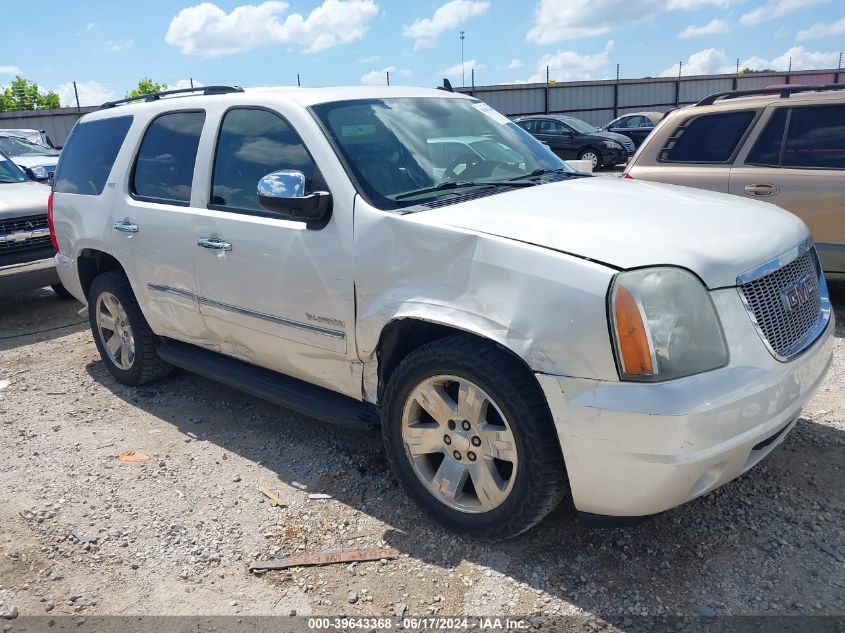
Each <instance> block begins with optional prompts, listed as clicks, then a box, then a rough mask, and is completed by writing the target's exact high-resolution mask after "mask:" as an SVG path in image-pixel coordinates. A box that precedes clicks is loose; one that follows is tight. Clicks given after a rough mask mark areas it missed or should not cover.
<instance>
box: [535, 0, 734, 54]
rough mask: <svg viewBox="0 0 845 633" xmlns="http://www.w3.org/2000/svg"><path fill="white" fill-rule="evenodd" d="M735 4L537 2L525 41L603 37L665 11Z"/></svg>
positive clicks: (725, 0)
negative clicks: (614, 30)
mask: <svg viewBox="0 0 845 633" xmlns="http://www.w3.org/2000/svg"><path fill="white" fill-rule="evenodd" d="M738 1H741V0H602V2H596V1H595V0H540V2H539V3H538V4H537V8H536V9H535V10H534V24H533V26H532V27H531V30H530V31H528V34H527V35H526V39H527V40H529V41H531V42H534V43H536V44H554V43H555V42H562V41H563V40H570V39H575V38H579V37H593V36H596V35H604V34H606V33H609V32H610V31H612V30H613V29H616V28H620V27H623V26H627V25H629V24H632V23H634V22H640V21H642V20H646V19H648V18H651V17H655V16H657V15H658V14H660V13H665V12H666V11H692V10H695V9H698V8H701V7H703V6H728V5H729V4H732V3H734V2H738Z"/></svg>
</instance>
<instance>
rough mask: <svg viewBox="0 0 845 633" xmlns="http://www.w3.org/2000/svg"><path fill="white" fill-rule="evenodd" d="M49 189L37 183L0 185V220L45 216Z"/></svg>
mask: <svg viewBox="0 0 845 633" xmlns="http://www.w3.org/2000/svg"><path fill="white" fill-rule="evenodd" d="M49 197H50V187H48V186H47V185H42V184H41V183H38V182H30V181H27V182H14V183H0V220H9V219H11V218H20V217H25V216H27V215H46V213H47V198H49Z"/></svg>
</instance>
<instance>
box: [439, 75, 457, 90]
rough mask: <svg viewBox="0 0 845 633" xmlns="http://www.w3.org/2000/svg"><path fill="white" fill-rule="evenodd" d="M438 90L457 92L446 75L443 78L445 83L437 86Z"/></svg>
mask: <svg viewBox="0 0 845 633" xmlns="http://www.w3.org/2000/svg"><path fill="white" fill-rule="evenodd" d="M437 89H438V90H445V91H446V92H455V91H454V90H452V82H450V81H449V80H448V79H446V77H444V78H443V85H442V86H437Z"/></svg>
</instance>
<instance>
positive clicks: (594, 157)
mask: <svg viewBox="0 0 845 633" xmlns="http://www.w3.org/2000/svg"><path fill="white" fill-rule="evenodd" d="M578 160H588V161H590V162H591V163H592V164H593V169H599V168H600V167H602V166H603V165H604V159H603V158H602V155H601V152H600V151H598V150H597V149H595V148H593V147H588V148H587V149H585V150H581V153H580V154H578Z"/></svg>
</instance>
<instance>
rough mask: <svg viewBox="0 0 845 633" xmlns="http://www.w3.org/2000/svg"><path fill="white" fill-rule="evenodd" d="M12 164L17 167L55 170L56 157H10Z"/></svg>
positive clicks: (57, 160) (57, 158) (57, 159)
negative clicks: (50, 168)
mask: <svg viewBox="0 0 845 633" xmlns="http://www.w3.org/2000/svg"><path fill="white" fill-rule="evenodd" d="M10 158H11V159H12V162H14V163H15V165H17V166H19V167H52V168H53V169H55V168H56V164H57V163H58V162H59V157H58V156H12V157H10Z"/></svg>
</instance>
